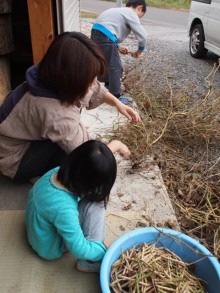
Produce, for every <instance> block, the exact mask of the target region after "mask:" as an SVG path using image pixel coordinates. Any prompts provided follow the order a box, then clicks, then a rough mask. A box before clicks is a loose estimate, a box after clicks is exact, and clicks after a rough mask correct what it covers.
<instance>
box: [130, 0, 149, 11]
mask: <svg viewBox="0 0 220 293" xmlns="http://www.w3.org/2000/svg"><path fill="white" fill-rule="evenodd" d="M139 5H143V8H142V12H143V13H145V12H146V10H147V4H146V2H145V0H128V1H127V3H126V7H133V8H136V7H137V6H139Z"/></svg>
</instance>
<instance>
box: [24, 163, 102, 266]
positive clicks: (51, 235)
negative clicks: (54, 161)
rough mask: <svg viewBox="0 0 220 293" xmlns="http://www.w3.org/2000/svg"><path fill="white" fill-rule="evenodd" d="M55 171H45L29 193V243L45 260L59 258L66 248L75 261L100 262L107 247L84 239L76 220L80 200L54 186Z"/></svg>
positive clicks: (27, 223) (27, 212)
mask: <svg viewBox="0 0 220 293" xmlns="http://www.w3.org/2000/svg"><path fill="white" fill-rule="evenodd" d="M58 169H59V168H58V167H57V168H55V169H52V170H50V171H49V172H47V173H46V174H45V175H44V176H43V177H41V178H40V179H39V180H38V181H37V182H36V183H35V185H34V186H33V187H32V189H31V190H30V192H29V198H28V202H27V207H26V210H25V223H26V227H27V237H28V241H29V243H30V245H31V246H32V248H33V249H34V250H35V251H36V252H37V253H38V254H39V256H41V257H43V258H45V259H56V258H59V257H60V256H61V255H62V254H63V252H64V251H65V249H66V248H67V250H68V251H69V252H70V253H71V254H72V255H73V256H74V257H75V258H78V259H88V260H93V261H100V260H102V258H103V256H104V254H105V252H106V247H105V245H104V244H103V243H102V242H100V241H87V240H86V238H85V237H84V235H83V232H82V229H81V227H80V224H79V218H78V199H79V198H78V197H77V196H74V195H73V194H71V193H69V192H68V191H67V190H66V189H62V188H60V187H59V186H57V185H56V184H55V183H54V181H53V175H54V174H55V173H56V172H57V171H58Z"/></svg>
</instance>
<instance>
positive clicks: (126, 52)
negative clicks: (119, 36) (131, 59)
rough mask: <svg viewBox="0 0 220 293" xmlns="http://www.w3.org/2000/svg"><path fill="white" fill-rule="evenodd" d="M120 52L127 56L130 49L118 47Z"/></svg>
mask: <svg viewBox="0 0 220 293" xmlns="http://www.w3.org/2000/svg"><path fill="white" fill-rule="evenodd" d="M118 51H119V52H120V53H121V54H124V55H127V54H128V49H127V48H124V47H118Z"/></svg>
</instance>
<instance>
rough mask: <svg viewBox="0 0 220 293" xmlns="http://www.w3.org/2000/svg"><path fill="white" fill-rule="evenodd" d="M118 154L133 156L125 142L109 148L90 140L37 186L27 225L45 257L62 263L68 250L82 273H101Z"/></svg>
mask: <svg viewBox="0 0 220 293" xmlns="http://www.w3.org/2000/svg"><path fill="white" fill-rule="evenodd" d="M115 152H119V153H120V154H121V155H124V156H125V157H127V156H129V155H130V151H129V150H128V148H127V146H126V145H124V144H123V143H121V142H120V141H117V140H113V141H111V142H110V143H109V144H108V146H107V145H106V144H104V143H102V142H100V141H95V140H89V141H87V142H85V143H83V144H81V145H80V146H79V147H77V148H76V149H75V150H73V151H72V152H71V153H70V154H69V156H68V157H67V158H66V160H65V161H64V163H63V164H62V165H61V167H60V168H59V167H56V168H54V169H52V170H50V171H49V172H47V173H46V174H45V175H44V176H42V177H41V178H40V179H39V180H38V181H37V182H36V183H35V185H34V186H33V187H32V189H31V190H30V192H29V198H28V202H27V207H26V210H25V223H26V227H27V238H28V242H29V243H30V245H31V246H32V248H33V250H34V251H36V252H37V253H38V255H39V256H41V257H42V258H45V259H56V258H59V257H61V255H62V254H63V253H64V252H65V251H66V250H67V251H69V252H70V253H71V254H72V255H73V256H74V257H75V258H76V259H77V262H76V268H77V269H78V270H80V271H84V272H99V269H100V261H101V260H102V258H103V256H104V254H105V252H106V250H107V245H106V244H105V243H104V238H105V208H106V204H107V202H108V200H109V194H110V191H111V188H112V186H113V184H114V182H115V178H116V172H117V166H116V161H115V157H114V155H113V153H115Z"/></svg>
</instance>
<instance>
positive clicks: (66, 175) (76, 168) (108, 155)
mask: <svg viewBox="0 0 220 293" xmlns="http://www.w3.org/2000/svg"><path fill="white" fill-rule="evenodd" d="M116 173H117V165H116V161H115V157H114V155H113V153H112V151H111V150H110V149H109V147H108V146H107V145H106V144H104V143H103V142H100V141H96V140H89V141H87V142H85V143H83V144H81V145H80V146H78V147H77V148H76V149H75V150H73V151H72V152H71V153H70V154H69V155H68V157H67V158H66V160H65V161H64V163H63V164H62V165H61V167H60V169H59V171H58V174H57V179H58V180H59V181H60V182H61V183H62V185H63V186H64V187H66V188H67V189H68V190H69V191H70V192H72V193H75V194H76V195H77V196H80V197H81V198H83V197H85V198H87V200H89V201H91V202H94V201H96V202H101V201H103V202H104V205H105V207H106V205H107V202H108V200H109V194H110V191H111V188H112V186H113V184H114V182H115V178H116Z"/></svg>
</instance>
